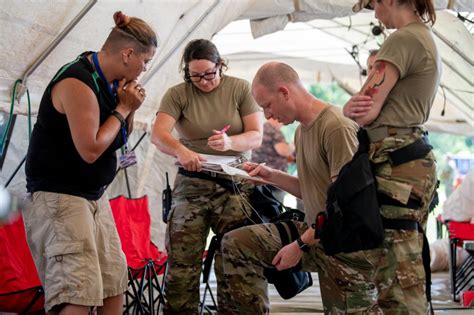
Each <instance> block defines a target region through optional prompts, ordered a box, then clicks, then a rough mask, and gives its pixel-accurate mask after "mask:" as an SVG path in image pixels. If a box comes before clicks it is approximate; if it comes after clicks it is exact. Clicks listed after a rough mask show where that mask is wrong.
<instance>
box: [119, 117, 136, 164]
mask: <svg viewBox="0 0 474 315" xmlns="http://www.w3.org/2000/svg"><path fill="white" fill-rule="evenodd" d="M120 130H121V131H122V138H123V142H124V145H123V147H122V154H121V155H120V156H119V164H120V168H127V167H129V166H131V165H134V164H137V156H136V155H135V151H130V150H129V149H128V143H127V140H128V139H127V129H126V128H125V126H122V128H120Z"/></svg>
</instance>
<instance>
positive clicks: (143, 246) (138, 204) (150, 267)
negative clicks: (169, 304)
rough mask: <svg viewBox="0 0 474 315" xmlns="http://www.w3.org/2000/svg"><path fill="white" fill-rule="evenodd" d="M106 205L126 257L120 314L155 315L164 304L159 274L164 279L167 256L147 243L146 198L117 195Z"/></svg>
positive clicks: (148, 225)
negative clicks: (125, 286)
mask: <svg viewBox="0 0 474 315" xmlns="http://www.w3.org/2000/svg"><path fill="white" fill-rule="evenodd" d="M110 206H111V208H112V213H113V216H114V219H115V224H116V226H117V231H118V234H119V236H120V240H121V243H122V249H123V251H124V253H125V256H126V257H127V265H128V285H129V289H128V291H127V292H126V295H125V305H124V314H150V315H154V314H158V313H159V312H160V310H161V307H162V306H163V305H164V297H163V289H164V288H163V280H161V281H160V280H159V275H163V278H164V277H165V276H166V261H167V258H168V257H167V255H166V254H165V253H163V252H160V251H159V250H158V247H157V246H155V244H153V243H152V242H151V238H150V224H151V219H150V213H149V212H148V198H147V196H143V197H141V198H137V199H129V198H126V197H124V196H118V197H116V198H113V199H111V200H110Z"/></svg>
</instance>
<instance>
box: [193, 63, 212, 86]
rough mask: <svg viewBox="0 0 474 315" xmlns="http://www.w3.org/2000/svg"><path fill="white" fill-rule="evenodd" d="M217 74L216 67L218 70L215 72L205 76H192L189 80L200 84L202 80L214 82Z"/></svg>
mask: <svg viewBox="0 0 474 315" xmlns="http://www.w3.org/2000/svg"><path fill="white" fill-rule="evenodd" d="M216 73H217V66H216V68H214V71H213V72H207V73H204V74H201V75H199V74H196V75H190V76H189V79H190V80H191V81H192V82H200V81H201V80H202V79H204V80H206V81H209V80H213V79H214V78H215V77H216Z"/></svg>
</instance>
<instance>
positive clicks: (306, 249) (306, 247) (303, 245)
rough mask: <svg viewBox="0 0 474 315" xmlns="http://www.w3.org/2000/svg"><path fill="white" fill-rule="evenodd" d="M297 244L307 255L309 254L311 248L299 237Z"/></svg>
mask: <svg viewBox="0 0 474 315" xmlns="http://www.w3.org/2000/svg"><path fill="white" fill-rule="evenodd" d="M296 244H298V247H299V248H300V249H301V250H302V251H303V252H305V253H307V252H309V246H308V244H306V243H304V242H303V240H302V239H301V237H298V238H297V239H296Z"/></svg>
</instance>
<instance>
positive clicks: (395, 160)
mask: <svg viewBox="0 0 474 315" xmlns="http://www.w3.org/2000/svg"><path fill="white" fill-rule="evenodd" d="M432 149H433V147H432V146H431V145H429V144H427V143H426V141H425V140H424V138H420V139H417V140H416V141H415V142H413V143H410V144H409V145H407V146H404V147H403V148H400V149H398V150H395V151H392V152H389V154H388V155H389V157H390V162H391V163H392V165H400V164H404V163H407V162H410V161H414V160H418V159H421V158H424V157H425V156H426V155H427V154H428V153H429V152H430V151H431V150H432Z"/></svg>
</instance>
